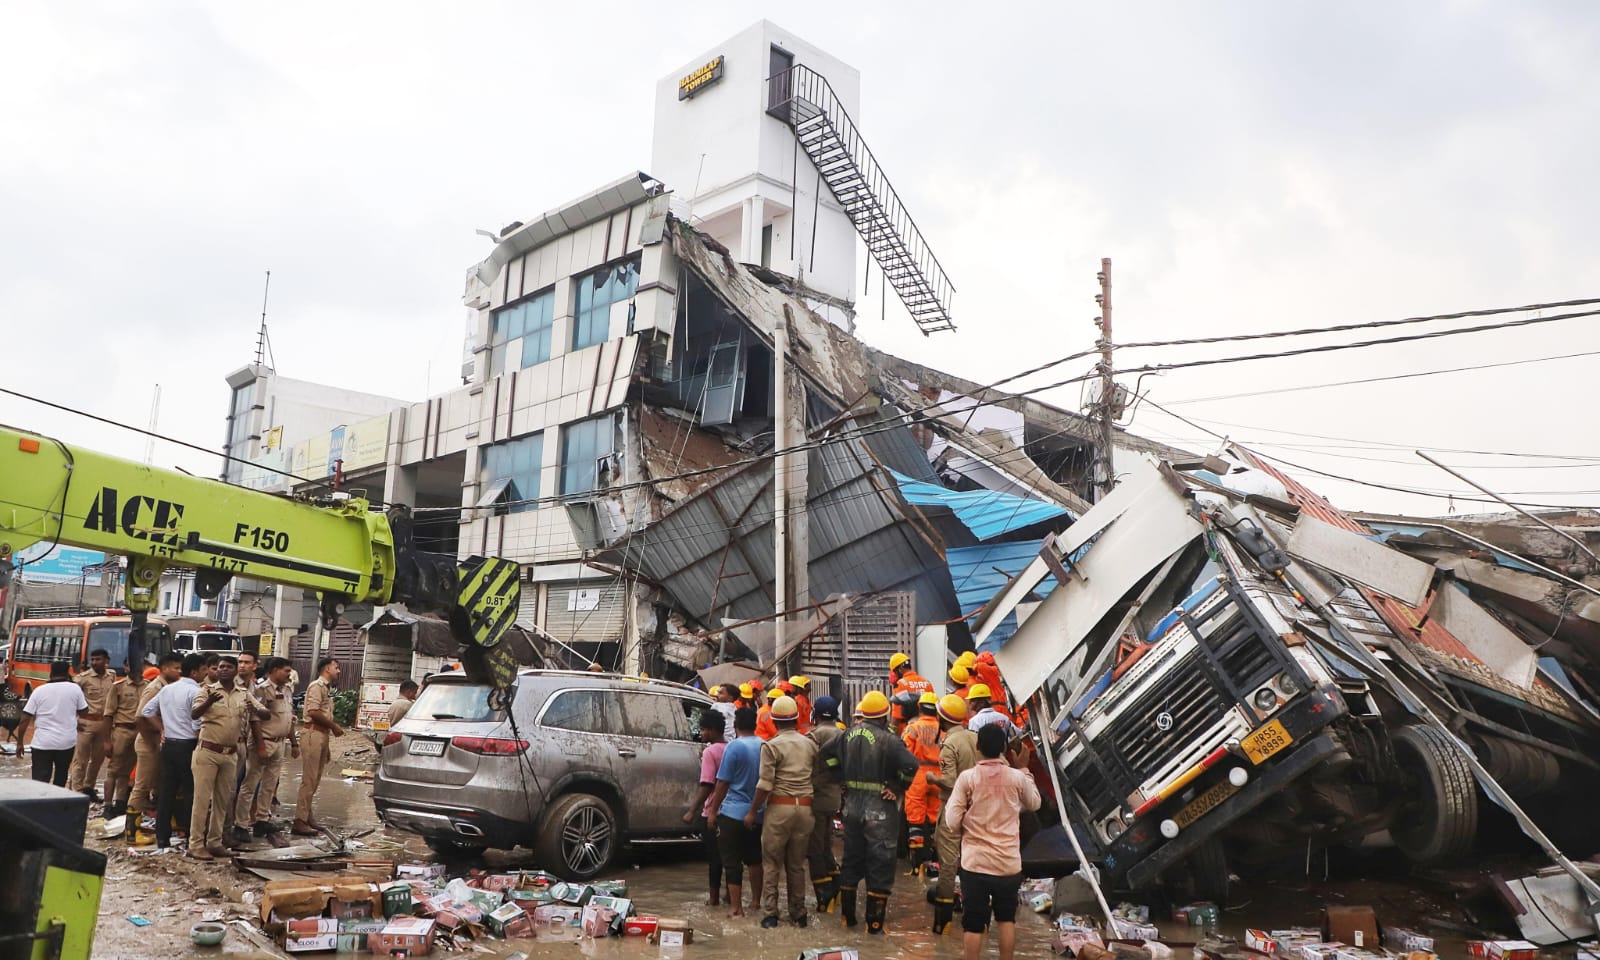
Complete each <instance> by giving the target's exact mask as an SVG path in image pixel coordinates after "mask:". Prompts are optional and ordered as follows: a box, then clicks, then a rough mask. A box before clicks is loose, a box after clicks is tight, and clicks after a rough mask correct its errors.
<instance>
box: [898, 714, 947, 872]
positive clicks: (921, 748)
mask: <svg viewBox="0 0 1600 960" xmlns="http://www.w3.org/2000/svg"><path fill="white" fill-rule="evenodd" d="M900 739H901V740H903V741H905V745H906V749H907V750H910V751H911V755H912V756H914V757H916V758H917V778H916V779H915V780H913V781H911V786H909V787H907V788H906V825H907V826H908V827H910V835H911V841H910V846H911V848H912V849H911V859H912V865H913V866H918V865H920V864H921V863H922V861H923V860H926V859H928V858H929V855H931V853H932V848H931V846H930V841H931V839H932V837H933V829H934V827H935V826H936V825H937V824H938V822H939V786H938V784H935V783H929V782H928V777H927V775H928V774H929V773H932V774H933V775H934V777H935V778H937V777H938V776H939V749H940V743H939V719H938V718H937V717H930V716H928V715H927V714H925V713H919V714H918V715H917V717H916V719H914V720H912V721H911V722H910V723H908V724H906V727H905V730H904V732H902V733H901V735H900Z"/></svg>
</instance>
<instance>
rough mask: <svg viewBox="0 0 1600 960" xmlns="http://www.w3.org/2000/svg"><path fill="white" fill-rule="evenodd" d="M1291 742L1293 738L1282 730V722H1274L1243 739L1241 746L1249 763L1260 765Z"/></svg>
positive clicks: (1286, 731)
mask: <svg viewBox="0 0 1600 960" xmlns="http://www.w3.org/2000/svg"><path fill="white" fill-rule="evenodd" d="M1293 742H1294V737H1291V736H1289V731H1288V730H1285V729H1284V728H1283V722H1282V721H1281V720H1274V721H1272V722H1271V723H1269V724H1267V725H1266V726H1264V727H1262V728H1261V729H1260V730H1257V731H1256V732H1255V733H1252V734H1250V735H1249V736H1248V737H1245V738H1244V741H1243V742H1242V743H1241V746H1243V747H1244V753H1245V756H1247V757H1249V758H1250V762H1251V763H1260V762H1262V761H1263V760H1265V759H1267V758H1268V757H1270V756H1272V755H1273V754H1275V753H1277V752H1278V751H1279V750H1282V749H1283V748H1284V747H1287V746H1288V745H1289V744H1291V743H1293Z"/></svg>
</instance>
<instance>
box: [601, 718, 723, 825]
mask: <svg viewBox="0 0 1600 960" xmlns="http://www.w3.org/2000/svg"><path fill="white" fill-rule="evenodd" d="M620 699H621V701H622V719H623V729H624V730H625V732H626V736H625V738H624V742H625V746H624V747H622V749H621V750H620V751H619V752H620V754H621V756H622V761H621V763H620V764H619V768H618V769H619V773H620V774H621V776H622V790H623V795H624V796H626V797H627V798H628V829H629V832H631V833H641V834H667V833H683V832H685V830H686V829H687V828H686V827H685V826H684V824H683V812H684V811H685V810H687V809H689V802H690V801H691V800H693V799H694V795H695V792H696V790H697V789H698V788H699V785H700V751H701V750H703V749H704V745H703V744H701V743H699V742H698V741H697V739H696V738H695V737H694V736H692V735H691V731H690V728H689V718H688V715H687V713H686V712H685V709H684V704H685V703H692V701H687V700H685V699H684V698H682V697H678V696H675V695H673V694H671V693H668V692H665V691H659V692H658V691H653V690H625V691H620Z"/></svg>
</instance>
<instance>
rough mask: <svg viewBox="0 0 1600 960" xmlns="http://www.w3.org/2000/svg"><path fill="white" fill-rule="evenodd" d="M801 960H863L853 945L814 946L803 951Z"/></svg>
mask: <svg viewBox="0 0 1600 960" xmlns="http://www.w3.org/2000/svg"><path fill="white" fill-rule="evenodd" d="M799 960H861V954H860V953H858V952H857V951H856V950H855V949H854V948H853V947H812V948H811V949H810V950H803V951H801V953H800V957H799Z"/></svg>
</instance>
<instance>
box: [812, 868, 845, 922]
mask: <svg viewBox="0 0 1600 960" xmlns="http://www.w3.org/2000/svg"><path fill="white" fill-rule="evenodd" d="M838 882H839V881H838V879H837V878H836V877H831V876H830V877H823V878H822V879H821V880H818V881H817V882H815V883H813V884H812V885H811V889H812V890H813V891H815V892H816V894H817V912H818V913H828V912H829V911H830V910H831V909H832V907H833V898H834V897H835V896H836V895H837V894H836V891H835V890H834V887H835V886H836V885H837V884H838Z"/></svg>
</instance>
